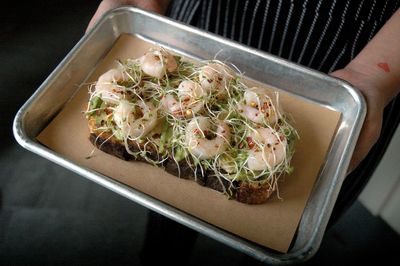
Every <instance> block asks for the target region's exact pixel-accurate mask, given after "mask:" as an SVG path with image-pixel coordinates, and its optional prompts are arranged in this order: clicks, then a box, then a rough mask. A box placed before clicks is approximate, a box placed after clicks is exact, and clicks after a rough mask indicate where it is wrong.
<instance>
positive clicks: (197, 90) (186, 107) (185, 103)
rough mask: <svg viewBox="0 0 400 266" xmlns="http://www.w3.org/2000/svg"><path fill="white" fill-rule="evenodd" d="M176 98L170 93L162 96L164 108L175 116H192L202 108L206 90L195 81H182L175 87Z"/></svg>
mask: <svg viewBox="0 0 400 266" xmlns="http://www.w3.org/2000/svg"><path fill="white" fill-rule="evenodd" d="M176 91H177V98H178V100H177V99H176V98H175V97H174V95H173V94H172V93H168V94H167V95H165V97H163V99H162V103H163V105H164V107H165V109H166V110H167V111H168V112H169V113H171V114H172V115H173V116H175V117H177V118H184V117H192V116H193V114H196V113H198V112H200V111H201V110H203V107H204V100H203V98H205V96H206V92H205V91H204V90H203V88H202V87H201V86H200V85H199V84H198V83H196V82H194V81H191V80H184V81H182V82H181V83H180V84H179V86H178V88H177V90H176Z"/></svg>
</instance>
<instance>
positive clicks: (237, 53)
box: [13, 7, 366, 264]
mask: <svg viewBox="0 0 400 266" xmlns="http://www.w3.org/2000/svg"><path fill="white" fill-rule="evenodd" d="M123 33H128V34H132V35H136V36H140V37H142V38H145V39H147V40H150V41H153V42H155V43H158V44H160V45H163V46H166V47H168V48H171V49H173V50H174V51H179V52H180V53H181V54H184V55H187V56H189V57H192V58H199V59H208V58H213V57H214V56H215V55H216V54H217V53H220V52H221V51H222V53H226V54H227V55H229V61H230V62H231V63H233V64H235V65H236V66H238V67H239V69H241V70H242V71H244V72H245V73H246V76H247V77H249V78H253V79H255V80H257V81H259V82H261V83H265V84H269V85H271V86H274V87H277V88H286V91H287V92H288V93H290V94H293V95H295V96H296V97H301V98H303V99H304V100H305V101H311V102H313V103H316V104H319V105H321V106H324V107H328V108H330V109H332V110H335V111H338V112H340V115H341V118H340V121H339V124H338V127H337V130H336V133H335V135H334V137H333V139H332V143H331V146H330V149H329V152H328V155H327V157H326V162H329V163H325V164H324V166H323V167H322V169H321V171H320V174H319V177H318V179H317V182H316V183H315V185H314V188H313V191H312V194H311V196H310V198H309V201H308V203H307V205H306V208H305V210H304V213H303V215H302V218H301V221H300V224H299V226H298V229H297V233H296V235H295V237H294V240H293V242H292V246H291V248H290V249H289V251H288V252H287V253H285V254H282V253H278V252H275V251H273V250H270V249H267V248H265V247H262V246H259V245H257V244H254V243H252V242H250V241H247V240H246V239H243V238H240V237H238V236H235V235H233V234H231V233H229V232H226V231H224V230H222V229H219V228H217V227H216V226H213V225H211V224H208V223H206V222H204V221H202V220H200V219H198V218H196V217H193V216H191V215H189V214H187V213H184V212H182V211H180V210H178V209H176V208H174V207H171V206H170V205H167V204H165V203H163V202H161V201H159V200H156V199H154V198H152V197H150V196H147V195H146V194H144V193H141V192H140V191H137V190H135V189H133V188H131V187H129V186H126V185H123V184H121V183H119V182H116V181H114V180H113V179H111V178H109V177H107V176H104V175H101V174H99V173H97V172H95V171H93V170H91V169H88V168H84V167H81V166H79V165H76V164H75V163H74V162H73V161H70V160H68V159H66V158H63V157H62V156H60V155H59V154H57V153H55V152H54V151H52V150H50V149H48V148H46V147H45V146H43V145H42V144H40V143H39V142H37V141H36V139H35V138H36V136H37V135H38V134H39V133H40V132H41V130H42V129H44V128H45V127H46V125H47V124H48V123H49V122H50V121H51V119H52V118H53V117H55V116H56V115H57V113H58V112H59V111H60V110H61V109H62V108H63V105H64V104H65V103H66V102H68V100H69V99H70V98H71V97H72V96H73V94H74V93H75V89H77V86H70V88H71V89H70V90H65V89H64V90H62V88H64V87H65V86H66V84H74V85H76V84H82V83H83V82H84V81H85V79H86V78H87V77H88V76H89V74H90V73H91V71H92V70H93V69H94V68H95V66H96V64H97V63H98V62H99V61H100V60H101V59H102V58H103V57H104V56H105V54H106V53H107V52H108V51H109V50H110V48H111V47H112V45H113V44H114V42H115V40H116V39H117V38H118V37H119V36H120V35H121V34H123ZM283 73H284V75H283ZM365 114H366V105H365V102H364V99H363V97H362V96H361V94H360V93H359V92H358V91H357V90H355V89H354V88H352V87H351V86H350V85H349V84H348V83H346V82H344V81H341V80H339V79H335V78H332V77H329V76H327V75H325V74H323V73H320V72H317V71H314V70H311V69H308V68H305V67H302V66H299V65H297V64H294V63H291V62H289V61H286V60H283V59H280V58H278V57H275V56H272V55H270V54H267V53H264V52H261V51H259V50H256V49H252V48H249V47H247V46H244V45H241V44H238V43H236V42H232V41H230V40H227V39H224V38H222V37H219V36H217V35H214V34H209V33H206V32H204V31H201V30H198V29H196V28H193V27H190V26H186V25H183V24H181V23H179V22H176V21H173V20H170V19H168V18H165V17H162V16H159V15H156V14H153V13H149V12H146V11H143V10H141V9H137V8H133V7H122V8H118V9H115V10H112V11H110V12H108V13H107V14H106V15H105V16H103V18H102V19H101V20H100V21H99V23H97V24H96V26H95V27H94V28H93V29H92V30H91V31H90V32H89V33H88V34H86V35H85V36H83V38H82V39H81V40H80V41H79V42H78V43H77V44H76V46H75V47H74V48H73V49H72V50H71V51H70V53H69V54H68V55H67V56H66V57H65V59H64V60H63V61H62V62H61V63H60V64H59V65H58V66H57V68H56V69H55V70H54V71H53V72H52V73H51V74H50V76H49V77H48V78H47V79H46V80H45V81H44V83H43V84H42V85H41V86H40V87H39V88H38V90H37V91H36V92H35V93H34V94H33V95H32V97H31V98H30V99H29V100H28V101H27V102H26V103H25V104H24V106H23V107H22V108H21V109H20V110H19V112H18V113H17V115H16V117H15V120H14V126H13V130H14V135H15V138H16V139H17V141H18V142H19V144H20V145H22V146H23V147H24V148H26V149H28V150H30V151H32V152H34V153H37V154H39V155H41V156H43V157H45V158H47V159H49V160H51V161H53V162H55V163H57V164H59V165H61V166H63V167H66V168H68V169H70V170H72V171H74V172H76V173H78V174H80V175H82V176H84V177H86V178H88V179H90V180H92V181H94V182H96V183H98V184H100V185H102V186H104V187H106V188H108V189H110V190H113V191H115V192H117V193H119V194H121V195H123V196H125V197H127V198H129V199H131V200H132V201H134V202H137V203H139V204H141V205H143V206H145V207H147V208H149V209H151V210H153V211H156V212H158V213H160V214H162V215H164V216H166V217H168V218H170V219H173V220H175V221H177V222H179V223H181V224H184V225H186V226H188V227H190V228H192V229H194V230H197V231H198V232H200V233H203V234H205V235H207V236H209V237H211V238H213V239H216V240H218V241H221V242H223V243H225V244H227V245H229V246H231V247H233V248H235V249H237V250H239V251H242V252H244V253H246V254H248V255H250V256H252V257H254V258H256V259H259V260H261V261H264V262H267V263H270V264H291V263H295V262H299V261H304V260H306V259H308V258H310V257H311V256H312V255H314V254H315V252H316V251H317V250H318V248H319V246H320V243H321V240H322V237H323V234H324V232H325V229H326V225H327V223H328V220H329V217H330V214H331V212H332V209H333V206H334V203H335V200H336V198H337V195H338V193H339V190H340V187H341V184H342V182H343V180H344V177H345V174H346V170H347V166H348V164H349V161H350V157H351V154H352V152H353V149H354V147H355V143H356V139H357V137H358V134H359V132H360V130H361V126H362V123H363V121H364V118H365Z"/></svg>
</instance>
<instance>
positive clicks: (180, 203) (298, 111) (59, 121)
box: [37, 35, 340, 252]
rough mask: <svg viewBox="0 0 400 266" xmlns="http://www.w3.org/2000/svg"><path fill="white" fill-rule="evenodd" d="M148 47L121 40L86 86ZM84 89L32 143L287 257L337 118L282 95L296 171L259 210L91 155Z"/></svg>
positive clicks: (146, 168)
mask: <svg viewBox="0 0 400 266" xmlns="http://www.w3.org/2000/svg"><path fill="white" fill-rule="evenodd" d="M149 46H150V44H149V43H147V42H145V41H143V40H140V39H138V38H136V37H133V36H129V35H122V36H121V37H120V38H119V39H118V40H117V42H116V43H115V45H114V46H113V48H112V49H111V51H110V52H109V53H108V54H107V56H106V57H105V58H104V60H103V61H102V62H100V64H99V65H98V67H97V69H96V70H95V71H94V72H93V74H92V76H91V77H90V79H89V82H91V81H95V80H96V79H97V78H98V76H99V75H101V74H102V73H104V72H106V71H107V70H108V69H110V68H112V67H116V62H115V60H116V59H122V60H123V59H126V58H136V57H139V56H141V55H142V54H143V53H144V52H145V51H147V50H148V48H149ZM87 90H88V88H87V86H82V87H81V89H80V90H79V91H78V92H77V94H76V95H75V96H74V97H73V98H72V99H71V101H70V102H68V103H67V104H66V106H65V108H64V109H63V110H62V111H61V112H60V113H59V114H58V115H57V116H56V117H55V118H54V120H53V121H52V122H51V123H50V124H49V125H48V126H47V128H45V129H44V130H43V131H42V132H41V133H40V135H39V136H38V137H37V139H38V140H39V141H40V142H41V143H43V144H44V145H46V146H48V147H49V148H51V149H52V150H54V151H56V152H57V153H59V154H61V155H62V156H65V157H66V158H68V159H71V160H72V161H75V162H77V163H79V164H80V165H82V166H86V167H88V168H91V169H94V170H96V171H98V172H100V173H102V174H104V175H107V176H109V177H112V178H113V179H115V180H118V181H119V182H121V183H124V184H126V185H128V186H131V187H133V188H135V189H137V190H139V191H142V192H144V193H146V194H148V195H151V196H153V197H155V198H157V199H159V200H161V201H164V202H166V203H168V204H170V205H172V206H175V207H176V208H178V209H180V210H183V211H185V212H187V213H189V214H191V215H193V216H196V217H198V218H200V219H202V220H204V221H206V222H208V223H210V224H213V225H216V226H218V227H220V228H222V229H225V230H227V231H229V232H232V233H234V234H236V235H239V236H241V237H243V238H246V239H248V240H250V241H253V242H256V243H258V244H260V245H263V246H266V247H269V248H272V249H275V250H277V251H281V252H287V250H288V248H289V245H290V243H291V241H292V238H293V236H294V234H295V231H296V228H297V225H298V223H299V221H300V218H301V216H302V213H303V210H304V208H305V205H306V202H307V199H308V197H309V195H310V192H311V190H312V187H313V184H314V182H315V180H316V178H317V176H318V173H319V170H320V167H321V164H322V163H323V161H324V159H325V155H326V153H327V150H328V147H329V145H330V142H331V139H332V136H333V134H334V132H335V130H336V126H337V123H338V120H339V117H340V114H339V113H338V112H335V111H332V110H329V109H327V108H323V107H321V106H318V105H316V104H312V103H309V102H305V101H302V100H300V99H298V98H295V97H291V96H289V95H286V94H285V93H281V95H280V97H281V103H282V106H283V108H284V110H285V112H288V113H291V115H292V116H293V118H294V121H295V124H294V125H295V127H296V129H297V130H298V132H299V135H300V136H301V139H300V140H299V141H298V142H297V144H296V154H295V156H294V158H293V161H292V162H293V166H294V167H295V171H294V173H293V174H292V175H290V176H286V177H284V180H283V182H281V183H280V186H279V193H280V196H281V197H282V198H283V200H280V199H278V197H277V196H276V194H274V195H273V196H272V197H271V199H270V200H269V201H268V202H267V203H266V204H262V205H246V204H242V203H239V202H237V201H235V200H228V198H227V197H226V196H225V195H222V194H221V193H219V192H217V191H214V190H212V189H209V188H206V187H202V186H200V185H198V184H196V183H195V182H193V181H190V180H184V179H179V178H177V177H175V176H172V175H170V174H168V173H167V172H165V171H164V170H163V169H161V168H157V167H154V166H151V165H149V164H146V163H141V162H126V161H123V160H120V159H118V158H115V157H113V156H111V155H108V154H106V153H103V152H101V151H99V150H96V152H95V155H94V156H93V157H92V158H90V159H85V157H86V156H87V155H89V154H90V152H91V151H92V149H93V146H92V144H91V143H90V141H89V140H88V137H89V130H88V126H87V122H86V119H85V116H84V114H83V113H82V111H84V110H85V109H86V104H87V101H88V93H87Z"/></svg>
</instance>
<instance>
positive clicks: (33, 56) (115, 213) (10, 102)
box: [0, 0, 400, 265]
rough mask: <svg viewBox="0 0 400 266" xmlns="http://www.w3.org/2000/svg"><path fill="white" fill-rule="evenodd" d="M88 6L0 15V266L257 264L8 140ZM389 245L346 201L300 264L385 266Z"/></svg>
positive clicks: (21, 5)
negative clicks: (14, 123) (311, 254)
mask: <svg viewBox="0 0 400 266" xmlns="http://www.w3.org/2000/svg"><path fill="white" fill-rule="evenodd" d="M39 2H40V3H39ZM98 3H99V1H94V0H86V1H78V0H70V1H62V0H53V1H26V3H25V2H21V1H18V3H17V2H15V3H8V4H2V6H1V7H0V90H1V94H0V107H1V109H0V111H1V114H0V127H1V128H0V134H1V135H0V140H1V145H0V147H1V148H0V264H1V265H26V264H34V265H44V264H89V265H109V264H112V265H128V264H129V265H145V264H149V263H148V262H154V261H156V260H160V261H162V263H163V264H166V263H167V261H170V262H171V263H173V264H174V265H176V264H184V265H205V264H207V265H262V264H261V263H259V262H257V261H255V260H253V259H251V258H249V257H248V256H246V255H243V254H241V253H240V252H238V251H236V250H234V249H232V248H230V247H227V246H225V245H223V244H221V243H219V242H217V241H214V240H212V239H210V238H208V237H206V236H203V235H198V234H196V233H195V232H194V231H192V230H190V229H187V228H185V227H182V226H179V225H177V224H176V223H174V222H172V221H169V220H166V219H161V218H160V217H159V216H157V215H155V214H153V213H151V212H149V211H148V210H147V209H145V208H143V207H141V206H139V205H137V204H136V203H133V202H131V201H129V200H127V199H125V198H123V197H121V196H119V195H117V194H115V193H113V192H111V191H109V190H107V189H105V188H103V187H100V186H99V185H97V184H94V183H92V182H91V181H88V180H86V179H84V178H83V177H81V176H78V175H76V174H74V173H71V172H70V171H68V170H65V169H64V168H61V167H59V166H57V165H55V164H53V163H51V162H49V161H47V160H45V159H43V158H41V157H38V156H36V155H34V154H32V153H31V152H29V151H27V150H24V149H23V148H22V147H20V146H19V145H18V144H17V143H16V141H15V140H14V138H13V136H12V120H13V118H14V116H15V114H16V112H17V111H18V109H19V108H20V107H21V106H22V104H23V103H24V102H25V101H26V100H27V99H28V98H29V97H30V95H32V93H33V92H34V91H35V90H36V89H37V88H38V87H39V86H40V84H41V83H42V82H43V81H44V80H45V78H46V77H47V76H48V75H49V74H50V73H51V71H52V70H53V69H54V68H55V67H56V66H57V65H58V63H59V62H60V61H61V60H62V59H63V58H64V57H65V56H66V54H67V53H68V52H69V51H70V50H71V49H72V47H73V46H74V45H75V44H76V43H77V42H78V41H79V39H80V38H81V37H82V36H83V34H84V31H85V28H86V26H87V24H88V22H89V20H90V18H91V16H92V15H93V14H94V12H95V10H96V8H97V5H98ZM149 217H152V219H151V220H149ZM159 228H164V229H162V230H159ZM398 247H400V238H399V236H398V235H397V234H396V233H395V232H394V231H393V230H391V229H390V228H389V227H388V226H387V225H386V224H385V223H384V222H383V221H382V220H381V219H380V218H377V217H373V216H372V215H371V214H370V213H369V212H368V211H367V210H366V209H365V208H364V207H363V206H362V205H361V204H360V203H359V202H356V203H355V204H354V205H353V206H352V207H351V208H350V210H349V211H348V212H347V213H346V214H345V215H344V216H343V217H342V218H341V219H340V220H339V221H338V223H337V224H336V225H335V226H333V227H332V228H331V229H330V230H329V231H327V233H326V234H325V237H324V240H323V242H322V245H321V248H320V250H319V252H318V253H317V255H316V256H315V257H314V258H313V259H312V260H311V261H309V262H308V263H307V265H320V264H322V265H338V264H350V263H362V262H364V263H365V262H367V263H368V264H370V263H373V262H375V263H380V262H382V261H383V260H386V261H392V262H393V261H394V259H395V258H396V257H397V254H396V252H397V249H398ZM385 264H389V262H388V263H385ZM393 265H395V262H393Z"/></svg>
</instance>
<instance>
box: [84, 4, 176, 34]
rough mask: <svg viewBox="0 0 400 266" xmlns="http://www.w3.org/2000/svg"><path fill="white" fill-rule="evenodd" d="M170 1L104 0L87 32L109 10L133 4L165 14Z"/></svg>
mask: <svg viewBox="0 0 400 266" xmlns="http://www.w3.org/2000/svg"><path fill="white" fill-rule="evenodd" d="M169 2H170V0H103V1H101V3H100V5H99V7H98V8H97V11H96V13H95V14H94V15H93V17H92V19H91V20H90V22H89V25H88V27H87V28H86V32H88V31H89V30H90V29H91V28H92V27H93V26H94V24H96V22H97V21H98V20H99V19H100V18H101V16H102V15H103V14H104V13H106V12H107V11H108V10H111V9H114V8H117V7H120V6H125V5H131V6H135V7H139V8H142V9H145V10H148V11H152V12H155V13H159V14H164V13H165V12H166V11H167V8H168V5H169Z"/></svg>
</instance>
